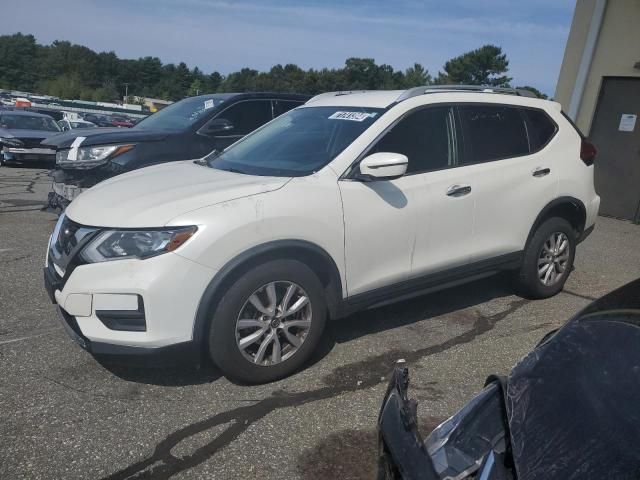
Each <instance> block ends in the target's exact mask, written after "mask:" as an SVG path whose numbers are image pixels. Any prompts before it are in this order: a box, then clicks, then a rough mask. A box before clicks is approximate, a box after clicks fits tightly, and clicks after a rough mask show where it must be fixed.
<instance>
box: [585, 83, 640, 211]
mask: <svg viewBox="0 0 640 480" xmlns="http://www.w3.org/2000/svg"><path fill="white" fill-rule="evenodd" d="M625 114H626V115H636V116H637V117H640V78H604V79H603V82H602V88H601V90H600V97H599V98H598V105H597V107H596V112H595V115H594V117H593V125H592V127H591V134H590V140H591V141H592V142H593V143H594V145H595V146H596V148H597V149H598V155H597V157H596V163H595V169H596V170H595V184H596V190H597V192H598V194H599V195H600V197H601V202H602V203H601V204H600V213H601V214H603V215H610V216H612V217H618V218H626V219H629V220H635V221H638V220H640V118H638V119H637V121H636V123H635V127H634V128H633V130H632V131H628V130H630V128H631V124H632V123H633V118H629V117H627V118H626V119H625V121H623V122H622V123H621V118H622V116H623V115H625Z"/></svg>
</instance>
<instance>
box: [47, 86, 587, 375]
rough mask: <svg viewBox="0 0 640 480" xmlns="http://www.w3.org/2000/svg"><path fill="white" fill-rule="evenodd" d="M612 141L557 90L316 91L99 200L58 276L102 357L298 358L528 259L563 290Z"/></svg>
mask: <svg viewBox="0 0 640 480" xmlns="http://www.w3.org/2000/svg"><path fill="white" fill-rule="evenodd" d="M594 156H595V149H594V148H593V146H591V145H590V144H588V143H587V142H585V141H584V140H583V139H582V138H581V135H580V134H579V133H578V132H577V130H576V129H575V128H574V126H572V124H571V123H570V121H568V120H567V119H566V118H565V117H564V115H563V114H562V112H561V110H560V105H559V104H557V103H554V102H550V101H544V100H538V99H534V98H528V97H525V96H523V95H521V94H519V92H517V91H515V90H506V89H503V90H500V89H491V90H487V89H484V90H483V89H477V88H471V87H467V88H465V87H444V88H442V87H440V88H435V87H421V88H416V89H411V90H408V91H368V92H346V93H345V92H338V93H329V94H323V95H319V96H317V97H315V98H313V99H312V100H310V101H309V102H308V103H307V104H305V105H304V106H302V107H299V108H296V109H295V110H292V111H290V112H288V113H286V114H284V115H282V116H281V117H279V118H277V119H275V120H273V121H272V122H270V123H268V124H267V125H265V126H263V127H261V128H260V129H258V130H256V131H255V132H253V133H252V134H250V135H249V136H247V137H245V138H244V139H242V140H240V141H238V142H236V143H235V144H234V145H233V146H231V147H229V148H228V149H226V150H225V151H224V152H222V153H219V154H212V155H210V156H208V157H205V158H204V159H201V160H196V161H184V162H177V163H169V164H164V165H158V166H154V167H149V168H144V169H141V170H138V171H135V172H132V173H129V174H125V175H122V176H118V177H116V178H113V179H110V180H107V181H105V182H103V183H101V184H99V185H97V186H95V187H94V188H91V189H90V190H88V191H87V192H85V193H83V194H82V195H81V196H80V197H79V198H78V199H76V200H75V201H74V202H73V203H72V204H71V205H70V206H69V208H68V209H67V211H66V214H65V215H63V216H61V217H60V220H59V221H58V224H57V225H56V228H55V230H54V232H53V235H52V236H51V240H50V242H49V249H48V256H47V265H46V268H45V284H46V286H47V289H48V291H49V293H50V295H51V297H52V299H53V300H54V301H55V302H56V303H57V304H58V305H59V307H60V313H61V315H62V318H63V323H64V325H65V326H66V328H67V331H68V332H69V333H70V335H72V336H73V337H74V338H75V339H76V341H78V342H79V343H80V344H81V345H83V346H84V347H85V348H86V349H87V350H89V351H91V352H93V353H94V354H107V353H110V354H150V353H165V352H166V351H167V350H171V351H178V352H183V351H185V349H186V350H187V351H191V352H196V353H202V352H205V353H207V354H208V355H210V357H211V358H212V359H213V361H214V362H215V364H217V365H218V366H219V368H220V369H221V370H222V371H223V372H224V373H225V374H227V375H229V376H230V377H233V378H236V379H239V380H241V381H245V382H265V381H270V380H274V379H277V378H280V377H283V376H286V375H288V374H290V373H292V372H293V371H295V370H296V369H297V368H299V367H300V366H301V365H302V364H303V363H304V361H305V360H306V359H308V357H309V356H310V354H311V353H312V352H313V350H314V349H315V348H316V346H317V344H318V341H319V340H320V337H321V334H322V331H323V328H324V325H325V320H326V319H327V317H329V318H339V317H344V316H345V315H347V314H349V313H351V312H354V311H356V310H360V309H364V308H369V307H372V306H375V305H380V304H382V303H389V302H391V301H394V300H398V299H402V298H407V297H408V296H411V295H418V294H421V293H424V292H427V291H432V290H434V289H440V288H445V287H447V286H450V285H453V284H458V283H460V282H462V281H467V280H474V279H478V278H481V277H484V276H487V275H491V274H493V273H495V272H497V271H499V270H512V271H514V273H515V276H514V279H515V283H516V284H517V286H518V288H519V290H520V291H521V292H522V293H523V294H524V295H527V296H529V297H535V298H542V297H548V296H551V295H554V294H556V293H557V292H559V291H560V290H561V289H562V287H563V284H564V282H565V280H566V279H567V276H568V275H569V273H570V272H571V269H572V264H573V259H574V255H575V249H576V245H577V244H578V243H579V242H580V241H581V240H582V239H583V238H584V237H585V236H586V235H587V234H588V233H589V232H590V231H591V230H592V229H593V225H594V222H595V219H596V215H597V212H598V206H599V203H600V199H599V197H598V195H596V192H595V191H594V185H593V166H592V163H593V159H594Z"/></svg>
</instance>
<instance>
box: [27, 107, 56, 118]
mask: <svg viewBox="0 0 640 480" xmlns="http://www.w3.org/2000/svg"><path fill="white" fill-rule="evenodd" d="M20 110H22V111H24V112H34V113H41V114H42V115H48V116H50V117H51V118H53V119H54V120H55V121H58V120H62V118H63V114H62V112H61V111H60V110H53V109H49V108H37V107H27V108H21V109H20Z"/></svg>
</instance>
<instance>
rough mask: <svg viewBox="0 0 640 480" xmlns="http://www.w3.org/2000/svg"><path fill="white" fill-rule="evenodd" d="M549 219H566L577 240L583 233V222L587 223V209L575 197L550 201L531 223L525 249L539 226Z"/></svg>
mask: <svg viewBox="0 0 640 480" xmlns="http://www.w3.org/2000/svg"><path fill="white" fill-rule="evenodd" d="M551 217H561V218H564V219H566V220H567V221H568V222H569V223H570V224H571V226H572V227H573V229H574V231H575V232H576V239H578V238H580V235H581V234H582V232H583V231H584V227H585V222H586V221H587V209H586V208H585V206H584V203H582V201H580V200H579V199H577V198H575V197H568V196H567V197H558V198H556V199H554V200H552V201H551V202H549V203H548V204H547V205H545V207H544V208H543V209H542V210H541V211H540V213H539V214H538V216H537V217H536V219H535V221H534V222H533V225H532V226H531V229H530V230H529V235H528V236H527V241H526V243H525V248H526V246H527V245H528V244H529V240H530V239H531V237H532V236H533V234H534V233H535V231H536V230H537V229H538V227H539V226H540V224H542V222H544V221H545V220H546V219H548V218H551Z"/></svg>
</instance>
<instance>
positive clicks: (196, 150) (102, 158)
mask: <svg viewBox="0 0 640 480" xmlns="http://www.w3.org/2000/svg"><path fill="white" fill-rule="evenodd" d="M309 98H310V97H308V96H306V95H296V94H284V93H222V94H212V95H200V96H197V97H189V98H185V99H184V100H180V101H179V102H176V103H174V104H171V105H169V106H168V107H166V108H164V109H162V110H160V111H159V112H157V113H154V114H153V115H150V116H149V117H147V118H145V119H144V120H142V121H141V122H140V123H138V124H137V125H135V126H134V127H133V128H127V129H123V128H96V129H93V130H91V131H87V130H82V131H80V132H78V131H77V130H73V131H70V132H66V133H62V134H59V135H56V136H54V137H52V138H50V139H47V140H46V141H45V142H44V144H45V145H48V146H52V147H55V149H56V169H55V170H54V172H53V192H51V193H50V194H49V206H50V207H52V208H59V209H64V208H66V206H67V205H68V204H69V202H70V201H71V200H73V199H74V198H75V197H77V196H78V195H79V194H80V193H81V192H82V191H83V190H85V189H87V188H90V187H92V186H93V185H95V184H96V183H98V182H101V181H102V180H105V179H107V178H110V177H113V176H115V175H119V174H121V173H124V172H128V171H131V170H135V169H138V168H142V167H146V166H149V165H155V164H158V163H164V162H170V161H175V160H190V159H195V158H201V157H203V156H205V155H206V154H208V153H210V152H212V151H214V150H223V149H225V148H227V147H228V146H229V145H231V144H232V143H234V142H235V141H236V140H238V139H240V138H242V137H243V136H245V135H246V134H247V133H250V132H252V131H253V130H255V129H256V128H258V127H260V126H262V125H264V124H265V123H267V122H269V121H270V120H272V119H273V118H275V117H277V116H279V115H281V114H283V113H285V112H286V111H288V110H291V109H292V108H295V107H297V106H299V105H302V104H303V103H305V102H306V101H307V100H308V99H309Z"/></svg>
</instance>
